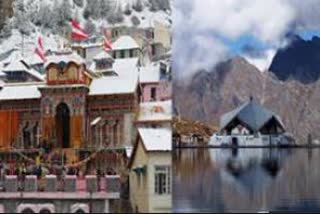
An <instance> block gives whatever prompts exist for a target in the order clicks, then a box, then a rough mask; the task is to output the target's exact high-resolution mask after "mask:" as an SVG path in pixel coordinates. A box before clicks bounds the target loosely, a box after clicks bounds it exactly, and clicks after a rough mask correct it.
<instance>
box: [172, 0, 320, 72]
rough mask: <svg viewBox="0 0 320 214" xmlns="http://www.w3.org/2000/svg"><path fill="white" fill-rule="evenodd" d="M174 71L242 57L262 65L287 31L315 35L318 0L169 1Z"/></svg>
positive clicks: (318, 21) (319, 16) (318, 19)
mask: <svg viewBox="0 0 320 214" xmlns="http://www.w3.org/2000/svg"><path fill="white" fill-rule="evenodd" d="M173 2H174V3H173V9H174V13H173V16H174V17H173V61H174V71H175V72H177V73H178V74H179V76H186V75H188V74H190V73H192V72H194V71H196V70H198V69H202V68H204V69H210V68H211V67H212V66H214V65H215V64H216V63H217V62H219V61H221V60H224V59H226V57H230V56H234V55H242V56H244V57H245V58H247V59H248V60H249V61H250V62H251V63H253V64H255V65H256V66H257V67H258V68H259V69H260V70H264V69H266V68H267V67H268V66H269V64H270V62H271V60H272V57H273V56H274V54H275V52H276V50H277V49H278V48H281V47H284V46H285V45H286V44H287V43H288V41H287V40H286V39H285V36H286V35H287V34H288V33H296V34H299V35H301V36H302V37H303V38H305V39H310V38H312V36H313V35H319V30H320V28H319V27H320V1H319V0H303V1H301V0H268V1H263V0H223V1H218V0H175V1H173Z"/></svg>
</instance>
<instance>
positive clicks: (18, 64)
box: [0, 60, 44, 80]
mask: <svg viewBox="0 0 320 214" xmlns="http://www.w3.org/2000/svg"><path fill="white" fill-rule="evenodd" d="M2 71H3V72H16V71H24V72H26V73H29V74H30V75H32V76H34V77H36V78H37V79H39V80H44V76H43V75H41V74H40V73H39V72H38V71H36V70H34V69H32V68H28V67H26V66H25V64H23V63H22V61H21V60H16V61H12V62H11V63H10V64H9V65H7V66H6V67H4V69H3V70H2ZM0 76H1V73H0Z"/></svg>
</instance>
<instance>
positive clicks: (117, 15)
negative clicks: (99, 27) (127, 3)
mask: <svg viewBox="0 0 320 214" xmlns="http://www.w3.org/2000/svg"><path fill="white" fill-rule="evenodd" d="M123 19H124V17H123V11H122V9H121V7H117V8H116V10H115V11H111V12H110V14H109V15H108V17H107V21H108V22H109V23H111V24H115V23H119V22H122V21H123Z"/></svg>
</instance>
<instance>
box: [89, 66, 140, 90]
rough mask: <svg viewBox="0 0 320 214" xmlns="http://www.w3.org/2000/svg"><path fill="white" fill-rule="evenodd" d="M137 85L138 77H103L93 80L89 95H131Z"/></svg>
mask: <svg viewBox="0 0 320 214" xmlns="http://www.w3.org/2000/svg"><path fill="white" fill-rule="evenodd" d="M130 72H131V71H130ZM137 84H138V75H136V77H134V76H133V75H128V77H126V76H103V77H100V78H97V79H93V80H92V83H91V85H90V92H89V95H110V94H131V93H133V92H134V91H135V90H136V88H137Z"/></svg>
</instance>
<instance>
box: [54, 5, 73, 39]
mask: <svg viewBox="0 0 320 214" xmlns="http://www.w3.org/2000/svg"><path fill="white" fill-rule="evenodd" d="M52 10H53V11H54V16H53V23H54V25H53V28H54V31H55V32H57V33H60V34H67V33H68V32H69V31H70V24H69V22H70V20H71V18H72V11H71V5H70V2H69V1H63V2H62V3H61V4H55V5H54V6H53V9H52Z"/></svg>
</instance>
